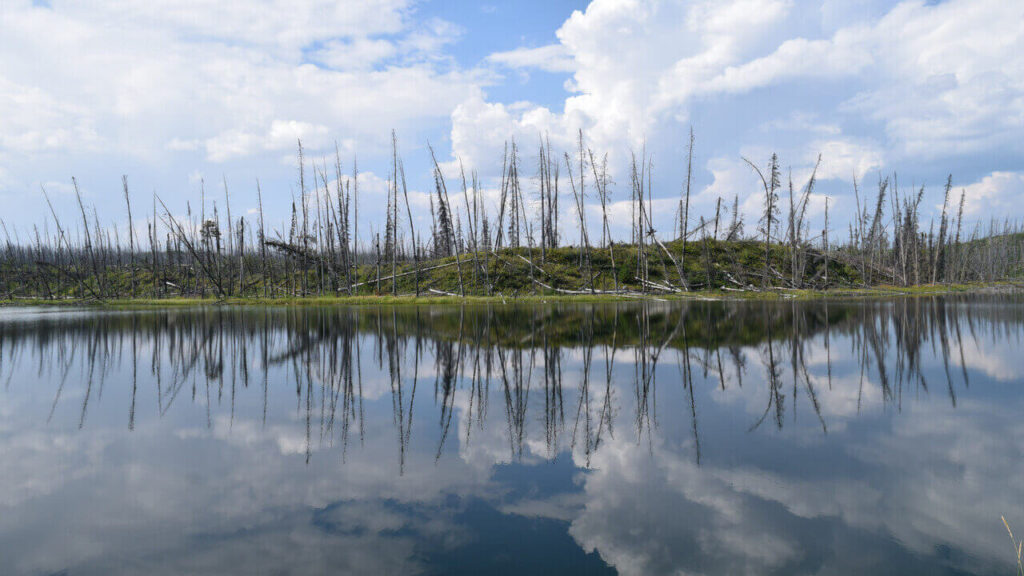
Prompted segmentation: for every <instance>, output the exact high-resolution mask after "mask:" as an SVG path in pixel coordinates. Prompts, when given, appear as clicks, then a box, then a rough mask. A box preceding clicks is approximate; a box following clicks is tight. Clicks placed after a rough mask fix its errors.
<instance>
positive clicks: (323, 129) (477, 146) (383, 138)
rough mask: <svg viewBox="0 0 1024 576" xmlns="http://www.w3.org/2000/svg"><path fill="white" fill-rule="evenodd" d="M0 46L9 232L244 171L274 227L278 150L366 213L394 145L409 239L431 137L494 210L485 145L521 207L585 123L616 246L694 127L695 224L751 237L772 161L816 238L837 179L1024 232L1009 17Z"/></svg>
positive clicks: (255, 15)
mask: <svg viewBox="0 0 1024 576" xmlns="http://www.w3.org/2000/svg"><path fill="white" fill-rule="evenodd" d="M0 38H2V39H3V41H2V42H0V218H3V220H4V223H5V225H6V226H7V227H8V228H9V229H10V230H12V231H13V232H15V233H17V234H18V235H19V237H27V236H28V235H31V233H32V226H33V224H36V225H39V226H40V228H41V229H42V228H43V227H44V226H48V227H49V226H52V225H51V224H49V223H48V220H49V218H50V217H49V211H48V208H47V205H46V201H45V199H44V197H43V194H42V192H41V190H42V189H45V190H46V192H47V194H48V195H49V196H50V198H51V200H53V202H54V206H55V209H56V211H57V213H58V214H59V215H61V216H62V217H63V218H65V219H71V218H73V217H74V216H75V214H76V212H75V208H76V206H75V204H74V202H75V196H74V190H73V188H72V182H71V178H72V176H74V177H75V178H76V180H77V182H78V183H79V185H80V189H81V193H82V197H83V200H84V202H85V203H87V204H88V205H90V206H94V207H95V209H96V215H97V218H98V219H99V220H100V222H101V223H102V224H104V225H116V226H125V225H126V223H127V216H126V212H125V207H124V198H123V192H122V189H121V185H122V180H121V179H122V175H124V176H127V180H128V183H129V189H130V191H131V194H132V198H133V204H134V206H133V209H134V210H136V211H137V215H136V218H138V219H140V220H142V219H143V218H144V217H143V215H142V214H141V212H143V211H146V212H149V213H152V206H151V204H152V198H153V193H154V192H155V193H156V194H157V195H159V197H160V199H162V200H163V201H164V202H165V203H166V204H167V206H168V208H169V209H170V210H171V211H172V212H176V213H179V214H180V213H184V211H185V209H186V206H187V205H188V206H191V207H192V208H193V209H196V208H197V207H198V205H199V203H200V197H201V196H200V188H201V187H203V186H205V189H206V200H207V209H208V210H209V209H210V207H211V206H212V202H213V201H217V202H218V203H219V206H220V207H221V209H223V198H224V187H225V184H226V185H227V187H228V190H229V194H230V197H231V208H232V210H233V211H234V215H235V217H236V218H237V217H238V215H242V216H245V217H248V218H251V217H253V215H254V213H255V209H256V199H257V197H256V182H257V179H258V180H259V182H260V187H261V189H262V191H263V200H264V206H265V209H266V212H267V214H268V217H267V219H268V225H270V226H272V227H276V228H281V227H282V226H283V223H284V222H285V220H286V219H287V216H288V210H289V206H290V203H291V201H292V198H293V197H294V196H295V195H297V194H299V193H300V192H299V170H298V161H297V141H298V140H299V139H301V140H302V142H303V146H304V148H305V153H306V158H307V162H309V163H312V162H315V163H316V164H317V165H320V164H321V163H322V162H324V161H326V164H327V166H328V168H330V167H331V166H332V165H333V157H334V152H335V147H336V146H337V149H338V150H339V151H340V156H341V159H342V169H343V171H344V172H345V173H346V174H347V173H349V172H351V171H352V169H353V167H354V164H356V162H358V168H359V172H360V177H359V178H360V180H359V182H360V193H361V196H360V210H361V211H362V212H361V214H362V216H363V217H366V218H368V219H373V218H378V220H379V221H382V220H383V216H382V214H383V212H384V208H383V205H384V204H385V202H386V195H385V190H386V187H387V183H386V181H387V178H388V173H389V170H390V169H389V165H390V141H391V140H390V137H391V130H394V131H395V133H396V134H397V137H398V141H399V148H400V152H401V154H402V156H403V158H404V163H405V167H406V173H407V176H408V180H409V186H410V189H411V193H410V202H411V203H412V205H413V206H412V211H413V218H414V220H415V221H416V222H417V223H419V224H422V223H423V222H429V192H430V191H431V189H432V187H433V178H432V176H431V164H430V152H429V149H428V143H429V145H430V146H432V147H433V148H434V150H435V152H436V153H437V155H438V160H439V161H440V162H441V163H442V165H443V166H444V169H445V172H446V175H447V176H448V177H449V178H457V177H458V173H459V166H460V164H461V165H462V166H463V167H464V168H465V169H466V171H467V172H469V171H473V170H475V171H477V172H478V173H479V176H480V181H481V189H482V192H483V193H484V195H485V198H487V199H488V200H487V201H488V203H489V204H488V205H489V207H490V210H491V211H492V213H493V212H496V211H497V193H496V191H495V190H496V188H497V185H498V184H497V179H498V178H499V177H500V171H501V162H502V152H503V150H504V146H505V143H506V142H507V141H509V140H510V139H512V138H514V139H515V140H516V141H517V142H518V143H519V147H520V150H521V153H522V156H523V166H522V167H521V169H520V173H521V174H522V175H523V176H524V177H526V180H525V181H524V190H525V192H526V194H527V195H534V194H536V189H537V186H536V182H535V181H534V179H533V178H534V175H535V174H536V163H535V161H534V158H535V157H536V153H537V152H536V150H537V146H538V143H539V141H540V139H541V138H542V137H544V138H548V139H549V140H550V142H551V144H552V145H553V146H554V147H555V149H556V150H557V151H558V152H559V153H561V152H563V151H567V152H569V153H570V154H571V155H572V154H574V153H575V152H574V150H575V144H574V141H575V136H576V133H577V130H580V129H582V130H583V132H584V137H585V141H586V145H587V146H588V147H589V148H591V149H592V150H593V151H594V153H595V155H596V156H597V157H598V158H601V157H603V155H605V154H607V155H608V162H609V169H610V171H611V176H612V179H613V184H612V185H611V186H610V192H611V194H612V201H613V203H612V206H611V218H612V223H613V229H614V231H615V232H616V233H617V234H619V235H620V236H621V235H622V234H628V230H629V225H628V214H629V211H630V207H629V188H628V184H629V172H628V168H629V161H630V157H631V155H633V154H635V155H637V156H640V155H641V154H647V155H648V156H649V158H650V161H651V163H652V167H653V171H652V178H651V183H652V188H653V196H654V198H655V201H654V205H655V206H654V213H655V227H656V228H658V229H659V235H663V236H668V235H670V234H671V233H670V230H671V229H672V227H673V225H674V222H675V211H676V207H677V205H678V199H679V195H680V191H681V188H682V184H683V182H684V181H685V174H686V154H687V144H688V140H689V138H688V134H689V130H690V129H691V127H692V129H693V131H694V134H695V146H694V165H693V166H694V176H693V178H694V180H693V200H692V208H691V216H692V218H691V219H693V220H696V219H699V217H701V216H704V217H711V216H712V215H713V214H714V212H715V206H716V203H717V201H718V199H719V198H722V200H723V203H724V204H726V205H727V206H731V205H732V202H733V200H734V199H737V200H738V203H739V206H740V211H741V213H742V214H743V215H744V216H745V219H746V222H747V231H748V232H750V231H752V230H754V229H755V228H756V225H757V213H758V211H759V210H760V207H761V203H762V201H763V194H759V193H758V186H759V180H758V178H757V175H756V173H755V172H754V171H753V170H752V169H751V167H750V166H748V165H747V164H746V162H745V161H744V158H747V159H750V160H751V161H752V162H754V163H756V164H758V165H760V166H764V165H766V164H767V162H768V160H769V158H770V157H771V154H772V153H777V154H778V155H779V158H780V161H781V163H782V167H783V175H784V180H787V181H788V179H789V178H790V175H791V177H792V179H793V181H794V184H795V186H796V187H797V188H799V187H801V186H803V184H804V183H805V182H806V180H807V178H808V176H809V175H810V173H811V170H812V168H813V166H814V164H815V160H816V158H817V157H818V156H819V154H820V155H821V159H822V160H821V165H820V168H819V170H818V178H819V181H818V186H817V188H816V189H815V194H814V196H813V197H812V201H811V203H810V208H809V212H810V217H811V220H812V222H813V223H814V226H820V224H821V223H822V220H823V211H824V206H825V202H826V197H827V198H828V205H829V210H830V218H831V228H830V233H831V234H833V235H836V236H844V235H845V228H846V222H847V221H848V220H849V218H850V216H851V215H852V214H854V213H855V211H856V206H857V202H856V198H855V196H854V180H855V179H856V181H857V183H858V185H860V190H861V195H862V201H863V200H864V198H869V197H873V196H874V194H875V193H876V190H877V185H878V181H879V179H880V178H884V177H893V176H895V177H896V178H897V181H898V183H899V189H900V192H901V194H907V193H909V191H910V190H912V189H916V188H917V187H920V186H922V185H923V186H925V187H926V188H925V201H924V207H923V208H924V212H925V218H930V217H933V216H934V215H935V214H937V213H938V211H939V210H940V209H941V204H942V196H943V195H942V187H943V185H944V184H945V181H946V176H947V175H948V174H952V176H953V184H954V191H955V192H954V193H955V194H956V198H957V199H958V198H959V195H960V193H961V192H962V193H963V194H964V197H965V207H964V220H965V223H967V224H968V225H970V224H973V223H984V224H986V225H987V223H988V222H989V221H990V220H991V219H992V218H998V219H1003V218H1007V217H1009V218H1020V217H1022V216H1024V202H1021V200H1024V163H1022V160H1024V3H1021V2H1007V1H1005V0H1003V1H1000V0H944V1H927V2H926V1H923V0H906V1H903V2H885V1H880V0H865V1H864V2H858V3H853V2H848V1H844V0H714V1H712V0H685V1H678V2H671V1H663V0H651V1H646V2H642V1H639V0H594V1H593V2H590V3H589V4H587V3H585V2H570V1H561V0H558V1H550V2H529V3H528V2H509V3H499V2H494V3H490V4H488V3H478V2H437V1H433V2H431V1H423V2H417V1H414V0H380V1H376V2H367V1H363V0H329V1H328V0H290V1H287V2H286V1H284V0H263V1H258V2H257V1H254V2H222V1H214V0H185V1H170V0H145V1H143V0H107V1H90V2H70V1H64V0H0ZM307 168H308V169H309V170H312V168H311V167H310V166H307ZM563 168H564V167H563ZM329 172H332V173H333V170H329ZM564 173H565V172H564V170H563V176H564ZM307 176H308V174H307ZM586 184H587V185H589V182H587V183H586ZM562 185H563V186H564V188H563V190H568V186H567V185H568V181H563V183H562ZM587 191H588V198H587V203H588V207H587V210H588V213H589V214H588V217H589V218H591V222H592V223H593V222H595V221H596V218H593V217H592V215H594V216H596V214H597V210H598V207H597V206H598V200H597V198H596V196H594V195H593V189H592V188H590V187H588V188H587ZM563 205H564V207H565V208H566V210H565V214H564V217H565V219H564V220H562V221H563V222H566V223H568V222H571V221H572V219H573V218H574V215H573V214H572V213H570V212H568V210H569V208H568V207H569V206H571V202H564V203H563ZM143 221H144V220H143ZM592 225H593V224H592ZM819 229H820V228H819ZM362 230H366V228H365V227H364V228H362V229H361V234H362V233H363V232H362ZM562 233H563V237H567V236H568V237H571V236H573V235H574V234H575V231H574V230H573V229H572V227H571V226H570V225H569V224H566V225H565V226H564V227H563V231H562ZM364 241H365V237H364Z"/></svg>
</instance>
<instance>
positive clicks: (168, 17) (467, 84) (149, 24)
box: [0, 0, 483, 161]
mask: <svg viewBox="0 0 1024 576" xmlns="http://www.w3.org/2000/svg"><path fill="white" fill-rule="evenodd" d="M52 4H53V5H52V8H51V9H43V8H36V7H33V6H32V5H31V3H28V2H17V3H14V4H8V5H5V6H4V8H3V9H2V10H3V17H2V18H0V36H3V37H4V44H5V46H7V47H10V48H12V49H10V50H3V51H0V78H2V80H0V134H2V136H0V150H8V151H11V152H13V153H19V154H28V153H33V152H40V151H50V152H59V153H64V154H67V153H80V152H83V151H99V152H108V153H113V154H117V155H120V156H125V155H128V156H133V157H143V158H150V159H156V158H159V157H161V156H166V155H167V154H168V152H179V151H190V150H197V149H202V150H204V151H205V152H206V155H207V158H208V159H209V160H212V161H222V160H228V159H232V158H241V157H245V156H249V155H252V154H257V153H260V152H265V151H277V150H280V149H281V148H282V145H283V142H284V141H285V140H289V139H291V138H292V137H293V136H294V137H297V136H302V137H303V138H305V139H309V140H310V142H309V145H310V146H311V147H314V146H320V145H324V146H326V145H328V144H330V143H331V142H332V139H331V138H329V137H328V135H327V133H331V134H336V135H339V136H343V137H346V138H359V139H361V140H370V141H371V142H373V143H378V144H380V143H383V141H384V138H385V136H386V133H387V128H389V127H392V126H395V127H398V128H401V127H402V126H405V125H408V124H412V123H416V122H422V120H423V119H424V118H438V119H443V118H446V117H447V116H448V114H450V112H451V110H452V108H453V107H454V106H455V105H456V104H457V103H458V102H460V101H462V100H464V99H466V98H467V97H469V96H470V95H471V94H472V93H473V92H474V91H475V90H477V89H478V86H479V85H480V83H481V79H482V78H483V77H482V76H479V75H477V74H476V73H474V72H463V71H460V70H458V69H457V68H454V67H452V66H450V65H448V64H445V63H444V62H443V60H442V59H441V50H442V49H443V47H444V46H445V45H447V44H448V43H450V42H451V41H452V40H453V39H454V38H457V33H456V32H457V30H456V29H455V28H454V27H453V26H452V25H450V24H448V23H445V22H443V21H440V20H431V21H428V22H427V23H425V24H422V25H413V24H412V23H411V22H410V20H409V18H408V16H407V15H408V13H409V12H410V10H411V9H410V7H409V5H408V3H407V2H405V1H404V0H396V1H390V0H387V1H385V2H383V3H375V4H372V5H371V4H369V3H364V2H353V1H348V2H340V3H338V2H319V1H318V2H304V3H291V2H280V1H277V0H267V1H264V2H261V3H259V5H253V4H238V3H218V2H208V1H205V0H192V1H190V2H186V3H172V2H157V3H152V2H138V1H128V0H126V1H124V2H118V3H100V4H95V5H89V6H84V5H79V4H75V3H68V2H61V1H56V2H53V3H52ZM111 28H116V29H117V31H118V33H117V34H110V33H108V30H109V29H111ZM84 47H87V49H86V48H84ZM15 48H16V49H15ZM307 50H308V51H309V52H308V53H307V52H306V51H307ZM27 54H31V55H32V57H31V58H26V57H25V55H27ZM393 56H394V57H397V58H398V59H397V60H393V59H391V58H392V57H393ZM384 61H387V66H381V64H382V62H384ZM313 62H322V63H323V64H324V65H323V66H319V65H316V64H314V63H313ZM39 70H46V74H40V73H39ZM424 94H430V98H424V97H423V95H424Z"/></svg>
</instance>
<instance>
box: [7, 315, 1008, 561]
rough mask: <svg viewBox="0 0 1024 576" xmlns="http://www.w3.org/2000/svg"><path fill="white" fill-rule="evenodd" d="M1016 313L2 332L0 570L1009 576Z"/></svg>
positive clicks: (284, 319) (39, 322) (360, 320)
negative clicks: (1005, 522) (1004, 519)
mask: <svg viewBox="0 0 1024 576" xmlns="http://www.w3.org/2000/svg"><path fill="white" fill-rule="evenodd" d="M1022 336H1024V300H1022V299H1020V298H1018V297H1013V296H975V297H971V298H945V299H941V298H937V299H904V300H896V301H859V302H848V303H840V302H832V303H828V304H825V303H820V302H814V303H712V302H695V303H690V304H666V303H646V304H644V303H635V304H620V305H597V306H590V305H573V306H528V307H511V306H508V307H505V306H498V307H483V306H479V307H458V306H451V307H420V308H411V307H405V308H401V307H400V308H322V309H320V308H277V309H275V308H270V309H265V308H252V309H246V308H203V309H179V310H165V311H138V312H96V311H58V310H49V309H17V308H7V309H0V573H3V574H15V575H20V574H52V573H58V574H70V575H77V574H164V573H166V574H183V573H188V574H227V573H236V574H315V573H365V574H410V573H426V574H442V573H443V574H489V573H517V574H542V573H551V574H572V573H586V574H613V573H616V572H618V573H622V574H678V573H687V574H691V573H692V574H743V573H747V574H869V573H870V574H930V575H931V574H1012V573H1013V572H1014V568H1015V567H1014V566H1013V565H1012V554H1011V545H1010V541H1009V537H1008V536H1007V534H1006V532H1005V528H1004V527H1003V525H1002V522H1001V520H1000V516H1001V515H1005V516H1006V517H1007V519H1008V520H1009V521H1010V522H1011V524H1014V525H1016V526H1018V527H1019V528H1018V529H1019V531H1020V532H1021V533H1024V480H1022V479H1024V457H1022V456H1024V454H1022V452H1024V350H1022Z"/></svg>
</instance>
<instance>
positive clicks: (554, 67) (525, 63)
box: [487, 44, 575, 72]
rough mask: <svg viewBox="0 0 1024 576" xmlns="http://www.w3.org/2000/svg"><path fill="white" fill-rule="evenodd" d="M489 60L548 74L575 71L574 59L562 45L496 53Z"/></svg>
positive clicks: (510, 66)
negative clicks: (534, 69)
mask: <svg viewBox="0 0 1024 576" xmlns="http://www.w3.org/2000/svg"><path fill="white" fill-rule="evenodd" d="M487 59H488V60H490V61H491V62H494V63H496V64H501V65H503V66H508V67H509V68H536V69H538V70H544V71H546V72H572V71H573V70H574V69H575V66H574V65H573V61H572V57H571V56H570V55H569V53H568V52H567V51H566V49H565V47H564V46H562V45H561V44H548V45H547V46H539V47H537V48H516V49H515V50H509V51H507V52H495V53H493V54H491V55H490V56H488V57H487Z"/></svg>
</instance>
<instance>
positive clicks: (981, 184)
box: [954, 172, 1024, 217]
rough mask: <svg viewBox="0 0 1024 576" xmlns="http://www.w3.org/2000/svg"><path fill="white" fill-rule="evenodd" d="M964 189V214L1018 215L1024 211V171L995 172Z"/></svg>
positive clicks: (971, 215)
mask: <svg viewBox="0 0 1024 576" xmlns="http://www.w3.org/2000/svg"><path fill="white" fill-rule="evenodd" d="M963 190H964V194H965V197H964V214H965V215H967V216H969V217H977V216H982V215H986V214H991V215H993V216H996V217H1005V216H1011V217H1012V216H1016V215H1019V214H1021V212H1022V210H1021V205H1020V203H1021V202H1020V201H1021V198H1022V196H1024V173H1022V172H993V173H991V174H989V175H988V176H985V177H984V178H982V179H981V180H980V181H978V182H975V183H973V184H969V185H967V186H965V187H964V188H963ZM955 196H956V195H955V194H954V197H955Z"/></svg>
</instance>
